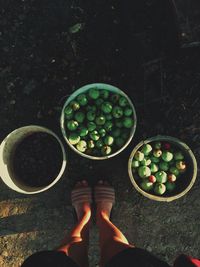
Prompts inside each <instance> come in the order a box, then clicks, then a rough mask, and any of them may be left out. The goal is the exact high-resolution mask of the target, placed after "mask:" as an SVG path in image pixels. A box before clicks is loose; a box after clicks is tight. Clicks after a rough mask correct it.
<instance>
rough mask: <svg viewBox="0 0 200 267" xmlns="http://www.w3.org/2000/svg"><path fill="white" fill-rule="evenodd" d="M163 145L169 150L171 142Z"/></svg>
mask: <svg viewBox="0 0 200 267" xmlns="http://www.w3.org/2000/svg"><path fill="white" fill-rule="evenodd" d="M163 147H164V149H166V150H169V149H170V148H171V145H170V144H169V143H165V144H164V145H163Z"/></svg>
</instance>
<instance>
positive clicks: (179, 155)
mask: <svg viewBox="0 0 200 267" xmlns="http://www.w3.org/2000/svg"><path fill="white" fill-rule="evenodd" d="M174 159H175V160H183V159H184V156H183V153H181V152H176V153H175V154H174Z"/></svg>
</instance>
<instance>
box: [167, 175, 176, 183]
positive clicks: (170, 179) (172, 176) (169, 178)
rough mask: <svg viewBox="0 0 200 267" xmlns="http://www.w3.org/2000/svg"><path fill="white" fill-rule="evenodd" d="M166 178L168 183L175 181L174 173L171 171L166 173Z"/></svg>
mask: <svg viewBox="0 0 200 267" xmlns="http://www.w3.org/2000/svg"><path fill="white" fill-rule="evenodd" d="M167 180H168V181H169V182H170V183H174V182H175V181H176V175H174V174H173V173H170V174H168V176H167Z"/></svg>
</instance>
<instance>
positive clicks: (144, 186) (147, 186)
mask: <svg viewBox="0 0 200 267" xmlns="http://www.w3.org/2000/svg"><path fill="white" fill-rule="evenodd" d="M140 187H141V188H142V189H143V190H145V191H150V190H151V189H152V188H153V183H152V182H150V181H149V180H148V179H144V181H143V182H142V183H141V184H140Z"/></svg>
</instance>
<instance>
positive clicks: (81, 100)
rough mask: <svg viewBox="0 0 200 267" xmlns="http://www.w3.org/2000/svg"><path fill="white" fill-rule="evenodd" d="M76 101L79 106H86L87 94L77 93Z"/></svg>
mask: <svg viewBox="0 0 200 267" xmlns="http://www.w3.org/2000/svg"><path fill="white" fill-rule="evenodd" d="M77 101H78V103H79V104H80V105H81V106H86V105H87V103H88V100H87V96H86V95H85V94H80V95H78V96H77Z"/></svg>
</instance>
